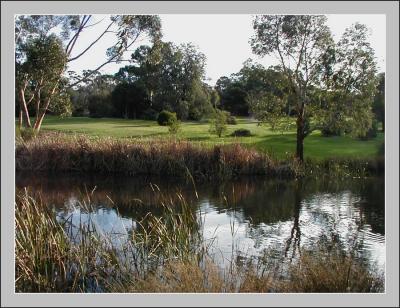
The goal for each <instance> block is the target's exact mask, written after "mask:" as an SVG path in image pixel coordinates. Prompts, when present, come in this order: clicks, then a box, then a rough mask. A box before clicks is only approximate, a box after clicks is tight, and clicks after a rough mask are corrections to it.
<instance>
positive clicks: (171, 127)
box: [167, 120, 181, 135]
mask: <svg viewBox="0 0 400 308" xmlns="http://www.w3.org/2000/svg"><path fill="white" fill-rule="evenodd" d="M167 126H168V131H169V133H170V134H173V135H175V134H177V133H178V132H179V131H180V130H181V121H178V120H176V121H171V122H168V123H167Z"/></svg>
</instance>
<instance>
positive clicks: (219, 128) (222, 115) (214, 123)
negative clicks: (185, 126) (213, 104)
mask: <svg viewBox="0 0 400 308" xmlns="http://www.w3.org/2000/svg"><path fill="white" fill-rule="evenodd" d="M226 124H227V116H226V112H225V111H222V110H219V109H216V110H215V114H214V117H213V118H212V119H211V121H210V129H209V131H210V133H212V134H216V135H217V136H218V137H221V136H222V134H223V133H224V132H225V131H226V129H227V127H226Z"/></svg>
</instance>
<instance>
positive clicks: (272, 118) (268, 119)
mask: <svg viewBox="0 0 400 308" xmlns="http://www.w3.org/2000/svg"><path fill="white" fill-rule="evenodd" d="M247 101H248V103H249V106H250V110H251V112H252V113H253V114H254V116H255V118H256V119H257V120H259V121H260V122H262V123H267V124H269V125H270V126H271V129H272V131H275V130H277V129H278V128H280V129H282V128H283V126H282V125H283V124H285V121H284V115H285V114H284V108H285V100H284V99H283V98H281V97H278V96H275V95H273V94H272V93H271V92H258V93H254V92H251V93H249V94H248V96H247Z"/></svg>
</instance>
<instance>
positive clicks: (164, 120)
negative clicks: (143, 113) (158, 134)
mask: <svg viewBox="0 0 400 308" xmlns="http://www.w3.org/2000/svg"><path fill="white" fill-rule="evenodd" d="M177 120H178V119H177V117H176V113H175V112H169V111H167V110H163V111H161V112H160V113H159V115H158V118H157V123H158V125H161V126H167V125H168V123H172V122H176V121H177Z"/></svg>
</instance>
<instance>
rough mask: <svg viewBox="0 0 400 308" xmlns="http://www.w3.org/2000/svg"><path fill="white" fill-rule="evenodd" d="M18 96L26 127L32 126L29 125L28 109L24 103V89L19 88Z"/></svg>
mask: <svg viewBox="0 0 400 308" xmlns="http://www.w3.org/2000/svg"><path fill="white" fill-rule="evenodd" d="M20 98H21V103H22V111H23V114H24V116H25V122H26V123H25V125H26V127H32V125H31V119H30V118H29V111H28V107H27V105H26V100H25V91H24V89H21V90H20Z"/></svg>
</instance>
